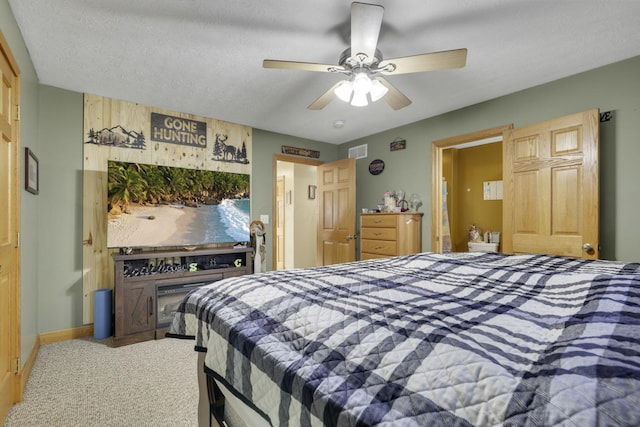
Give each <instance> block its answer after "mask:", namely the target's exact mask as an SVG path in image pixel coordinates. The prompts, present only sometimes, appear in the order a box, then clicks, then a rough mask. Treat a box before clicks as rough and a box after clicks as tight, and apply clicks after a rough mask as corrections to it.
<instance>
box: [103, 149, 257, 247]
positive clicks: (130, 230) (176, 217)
mask: <svg viewBox="0 0 640 427" xmlns="http://www.w3.org/2000/svg"><path fill="white" fill-rule="evenodd" d="M107 182H108V184H107V186H108V191H107V198H108V201H107V246H108V247H109V248H136V247H163V246H183V247H184V246H197V245H207V244H220V243H239V242H248V241H249V223H250V198H249V194H250V193H249V182H250V176H249V175H248V174H238V173H231V172H219V171H211V170H197V169H188V168H180V167H169V166H157V165H148V164H142V163H129V162H118V161H109V162H108V174H107Z"/></svg>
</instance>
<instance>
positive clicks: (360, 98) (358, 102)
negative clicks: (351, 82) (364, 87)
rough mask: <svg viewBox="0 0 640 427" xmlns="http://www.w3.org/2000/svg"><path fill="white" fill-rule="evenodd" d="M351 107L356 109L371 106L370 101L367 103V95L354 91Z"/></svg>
mask: <svg viewBox="0 0 640 427" xmlns="http://www.w3.org/2000/svg"><path fill="white" fill-rule="evenodd" d="M351 105H353V106H354V107H366V106H367V105H369V101H367V93H366V92H364V93H358V92H356V91H355V90H354V92H353V99H352V100H351Z"/></svg>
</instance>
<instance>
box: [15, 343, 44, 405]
mask: <svg viewBox="0 0 640 427" xmlns="http://www.w3.org/2000/svg"><path fill="white" fill-rule="evenodd" d="M38 350H40V337H39V336H38V337H36V342H35V343H34V344H33V348H32V349H31V352H30V353H29V357H28V358H27V360H26V362H25V364H24V367H23V368H22V370H21V371H20V373H19V374H18V387H19V388H20V389H19V390H17V398H18V400H17V402H22V395H23V393H24V389H25V387H26V386H27V380H29V376H30V375H31V370H32V369H33V364H34V363H35V362H36V356H37V355H38Z"/></svg>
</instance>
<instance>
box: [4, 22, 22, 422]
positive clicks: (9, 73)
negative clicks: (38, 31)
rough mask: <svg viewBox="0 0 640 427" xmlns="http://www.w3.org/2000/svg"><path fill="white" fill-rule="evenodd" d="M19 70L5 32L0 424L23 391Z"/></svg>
mask: <svg viewBox="0 0 640 427" xmlns="http://www.w3.org/2000/svg"><path fill="white" fill-rule="evenodd" d="M19 74H20V71H19V70H18V66H17V63H16V62H15V60H14V58H13V56H12V55H11V52H10V51H9V45H8V43H7V42H6V40H5V39H4V36H3V35H2V33H0V82H1V83H0V424H3V423H4V420H5V419H6V417H7V414H8V413H9V410H10V409H11V405H12V404H13V403H15V402H17V401H19V400H20V399H21V398H22V397H21V390H20V387H19V385H20V381H19V379H20V376H19V371H20V369H21V368H22V367H21V366H20V329H19V321H18V320H19V316H20V294H19V290H20V286H19V283H20V269H19V265H20V252H19V247H18V230H19V218H20V209H19V206H20V193H19V191H18V189H19V185H20V184H19V183H20V181H19V173H18V172H19V170H20V163H19V161H18V159H19V158H20V155H19V152H20V150H19V142H18V140H19V128H20V126H19V122H18V120H19V118H18V114H19V113H18V111H19V107H18V104H19V102H20V80H19Z"/></svg>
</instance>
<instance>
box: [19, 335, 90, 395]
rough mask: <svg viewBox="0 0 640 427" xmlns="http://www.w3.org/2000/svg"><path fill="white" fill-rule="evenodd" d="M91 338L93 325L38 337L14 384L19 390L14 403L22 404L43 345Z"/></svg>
mask: <svg viewBox="0 0 640 427" xmlns="http://www.w3.org/2000/svg"><path fill="white" fill-rule="evenodd" d="M90 336H93V325H85V326H80V327H79V328H71V329H63V330H61V331H54V332H47V333H44V334H40V335H38V336H37V337H36V342H35V343H34V344H33V348H32V349H31V352H30V353H29V357H28V358H27V360H26V362H25V364H24V367H22V370H21V371H20V372H18V373H17V374H16V376H17V378H16V382H15V383H14V384H15V385H17V387H18V389H17V390H16V389H14V400H15V402H14V403H18V402H22V394H23V393H24V389H25V387H26V386H27V381H29V376H30V375H31V370H32V369H33V365H34V363H35V362H36V357H37V356H38V350H40V346H41V345H44V344H51V343H54V342H58V341H66V340H72V339H74V338H82V337H90Z"/></svg>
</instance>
